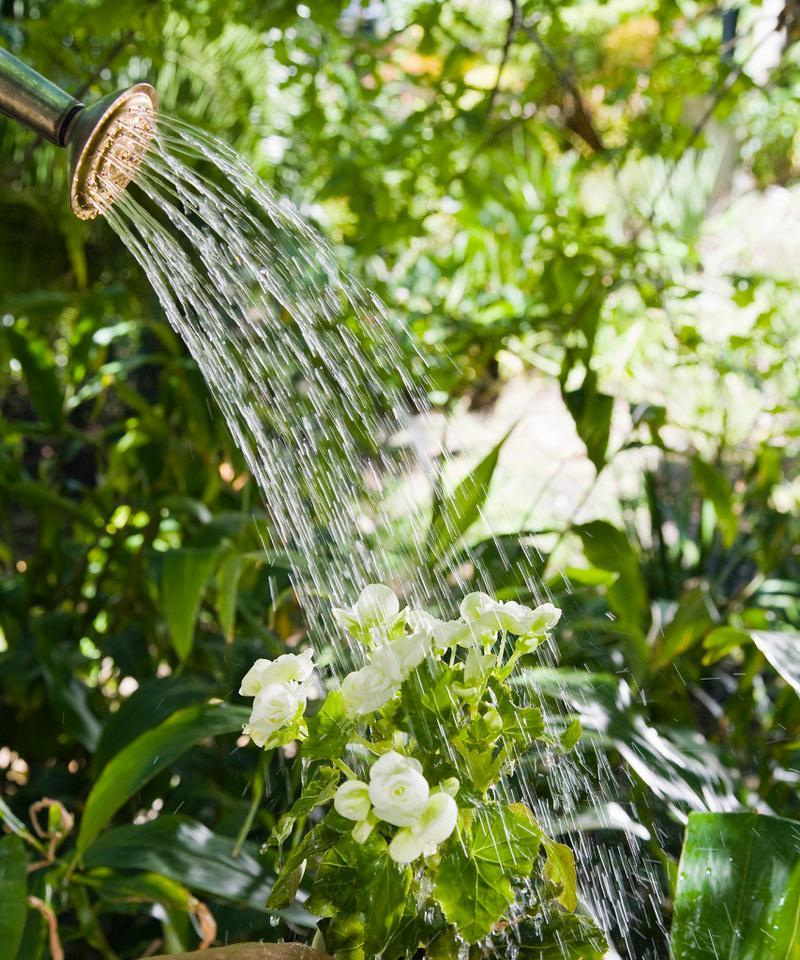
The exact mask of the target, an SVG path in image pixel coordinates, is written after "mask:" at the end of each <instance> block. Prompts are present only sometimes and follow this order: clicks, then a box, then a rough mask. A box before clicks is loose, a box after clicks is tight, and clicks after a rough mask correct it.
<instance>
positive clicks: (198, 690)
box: [92, 676, 213, 770]
mask: <svg viewBox="0 0 800 960" xmlns="http://www.w3.org/2000/svg"><path fill="white" fill-rule="evenodd" d="M212 693H213V688H212V686H211V684H209V683H207V682H206V681H204V680H202V679H201V678H199V677H192V676H185V677H174V676H172V677H162V678H159V677H153V678H151V679H150V680H145V682H144V683H143V684H142V685H141V686H140V687H139V689H138V690H135V691H134V692H133V693H132V694H131V695H130V696H129V697H128V699H127V700H125V701H124V702H123V704H122V706H121V707H120V708H119V710H117V712H116V713H114V714H112V715H111V717H110V718H109V720H108V721H107V722H106V725H105V726H104V727H103V730H102V733H101V734H100V740H99V742H98V744H97V749H96V750H95V753H94V756H93V757H92V764H93V766H94V769H95V770H101V769H102V768H103V767H104V766H105V764H106V763H108V761H109V760H110V759H111V757H113V756H114V754H115V753H119V752H120V750H122V748H123V747H126V746H127V745H128V744H129V743H130V742H131V741H132V740H135V739H136V738H137V737H138V736H139V735H140V734H142V733H144V732H145V730H150V729H151V728H152V727H156V726H158V724H159V723H161V721H162V720H166V718H167V717H169V716H170V715H171V714H173V713H175V711H176V710H180V709H181V708H182V707H188V706H190V705H191V704H197V703H205V702H207V701H208V700H209V698H210V697H211V694H212Z"/></svg>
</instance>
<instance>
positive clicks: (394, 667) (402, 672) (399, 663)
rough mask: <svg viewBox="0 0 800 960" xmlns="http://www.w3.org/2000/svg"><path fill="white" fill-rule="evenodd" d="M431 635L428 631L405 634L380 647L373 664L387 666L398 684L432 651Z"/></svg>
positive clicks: (388, 671) (387, 669)
mask: <svg viewBox="0 0 800 960" xmlns="http://www.w3.org/2000/svg"><path fill="white" fill-rule="evenodd" d="M431 645H432V643H431V635H430V634H429V633H428V632H427V631H426V630H416V631H415V632H414V633H406V634H403V636H402V637H398V638H397V640H392V642H391V643H387V644H384V646H382V647H378V649H377V650H376V651H375V655H374V656H373V658H372V663H373V664H375V663H382V664H384V665H385V669H386V672H387V674H388V673H391V674H392V675H393V676H395V677H396V678H397V682H398V683H402V682H403V680H405V678H406V677H407V676H408V675H409V673H411V671H412V670H414V669H415V668H416V667H418V666H419V665H420V664H421V663H422V661H423V660H424V659H425V657H426V656H427V655H428V653H429V652H430V650H431Z"/></svg>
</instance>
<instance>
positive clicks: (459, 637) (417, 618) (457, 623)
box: [409, 610, 471, 653]
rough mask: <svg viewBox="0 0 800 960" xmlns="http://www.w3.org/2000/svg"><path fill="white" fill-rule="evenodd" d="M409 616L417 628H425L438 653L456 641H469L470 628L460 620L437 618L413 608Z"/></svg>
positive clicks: (447, 648) (452, 645)
mask: <svg viewBox="0 0 800 960" xmlns="http://www.w3.org/2000/svg"><path fill="white" fill-rule="evenodd" d="M409 616H410V619H411V622H412V623H413V625H414V626H415V627H416V628H417V630H426V631H427V632H428V633H429V634H430V635H431V637H432V638H433V641H434V645H435V646H436V649H437V652H439V653H444V651H445V650H449V649H450V648H451V647H454V646H455V645H456V644H457V643H461V644H464V643H465V642H469V639H470V636H471V632H470V628H469V626H468V625H467V624H466V623H464V622H463V621H462V620H439V619H438V617H433V616H431V615H430V614H429V613H425V611H423V610H414V611H412V612H411V614H410V615H409Z"/></svg>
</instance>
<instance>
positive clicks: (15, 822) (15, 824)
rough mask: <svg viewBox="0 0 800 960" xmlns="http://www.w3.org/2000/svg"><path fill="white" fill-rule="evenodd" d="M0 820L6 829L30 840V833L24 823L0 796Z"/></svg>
mask: <svg viewBox="0 0 800 960" xmlns="http://www.w3.org/2000/svg"><path fill="white" fill-rule="evenodd" d="M0 820H2V821H3V823H5V825H6V826H7V827H8V829H9V830H10V831H11V832H12V833H15V834H16V835H17V836H18V837H22V839H23V840H31V839H32V837H31V834H30V832H29V830H28V829H27V827H26V826H25V824H24V823H23V822H22V821H21V820H20V819H19V817H18V816H17V815H16V814H15V813H14V811H13V810H12V809H11V807H9V805H8V804H7V803H6V802H5V800H4V799H3V798H2V797H1V796H0Z"/></svg>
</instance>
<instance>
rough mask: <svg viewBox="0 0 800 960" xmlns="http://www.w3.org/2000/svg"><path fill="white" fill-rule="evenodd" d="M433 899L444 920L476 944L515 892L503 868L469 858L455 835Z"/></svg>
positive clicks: (438, 877)
mask: <svg viewBox="0 0 800 960" xmlns="http://www.w3.org/2000/svg"><path fill="white" fill-rule="evenodd" d="M433 896H434V898H435V900H436V902H437V903H438V904H439V906H440V907H441V908H442V912H443V913H444V915H445V917H446V919H447V921H448V922H449V923H452V924H453V925H454V926H455V927H456V928H457V929H458V932H459V933H460V934H461V936H462V937H463V938H464V939H465V940H466V941H467V942H468V943H475V942H476V941H478V940H480V939H481V938H482V937H485V936H486V935H487V934H489V933H490V932H491V931H492V928H493V927H494V925H495V924H496V923H497V922H498V920H500V919H501V918H502V916H503V914H504V913H505V911H506V909H507V908H508V905H509V904H510V903H511V901H512V900H513V899H514V890H513V888H512V886H511V882H510V881H509V879H508V877H507V875H506V873H505V871H504V870H503V867H501V866H499V865H498V864H496V863H491V862H489V861H486V860H478V859H476V858H474V857H472V856H471V855H470V854H469V852H468V850H465V848H464V845H463V843H462V840H461V839H460V838H459V837H458V836H457V835H456V834H454V835H453V836H452V837H451V838H450V840H449V841H448V842H447V845H446V849H445V852H444V854H443V856H442V859H441V862H440V864H439V868H438V869H437V871H436V880H435V882H434V887H433Z"/></svg>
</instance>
